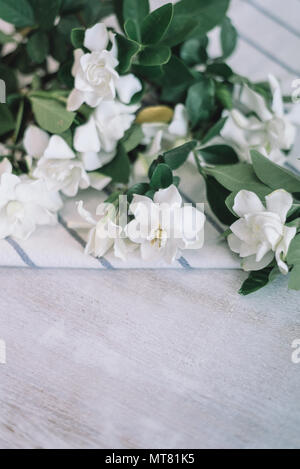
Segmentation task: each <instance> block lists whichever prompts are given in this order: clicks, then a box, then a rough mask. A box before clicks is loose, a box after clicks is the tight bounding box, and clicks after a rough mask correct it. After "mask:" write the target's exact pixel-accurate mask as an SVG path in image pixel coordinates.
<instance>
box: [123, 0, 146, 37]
mask: <svg viewBox="0 0 300 469" xmlns="http://www.w3.org/2000/svg"><path fill="white" fill-rule="evenodd" d="M149 12H150V7H149V0H124V5H123V16H124V21H125V24H126V26H125V31H126V33H127V34H128V36H129V37H130V39H133V40H135V41H138V42H140V41H141V24H142V22H143V20H144V19H145V18H146V16H148V15H149Z"/></svg>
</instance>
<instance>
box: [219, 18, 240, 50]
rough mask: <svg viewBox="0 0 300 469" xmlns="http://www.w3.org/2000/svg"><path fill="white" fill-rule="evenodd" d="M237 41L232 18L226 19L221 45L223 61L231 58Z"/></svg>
mask: <svg viewBox="0 0 300 469" xmlns="http://www.w3.org/2000/svg"><path fill="white" fill-rule="evenodd" d="M237 40H238V33H237V30H236V29H235V27H234V26H233V24H232V22H231V20H230V18H228V17H226V18H225V19H224V21H223V23H222V26H221V45H222V51H223V56H222V59H227V58H228V57H230V56H231V54H232V53H233V51H234V50H235V48H236V45H237Z"/></svg>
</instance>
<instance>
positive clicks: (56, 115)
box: [30, 96, 75, 134]
mask: <svg viewBox="0 0 300 469" xmlns="http://www.w3.org/2000/svg"><path fill="white" fill-rule="evenodd" d="M30 100H31V103H32V110H33V113H34V117H35V119H36V121H37V123H38V124H39V126H40V127H41V128H42V129H44V130H46V131H47V132H50V133H52V134H61V133H63V132H65V131H66V130H68V129H69V128H70V127H71V125H72V123H73V121H74V119H75V113H74V112H68V111H67V110H66V108H65V107H64V106H63V105H62V104H60V103H59V102H57V101H55V100H53V99H46V98H40V97H34V96H32V97H31V98H30Z"/></svg>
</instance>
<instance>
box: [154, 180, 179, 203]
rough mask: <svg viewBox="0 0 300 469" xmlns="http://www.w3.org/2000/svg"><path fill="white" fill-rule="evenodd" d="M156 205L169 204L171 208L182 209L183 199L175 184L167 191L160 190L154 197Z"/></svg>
mask: <svg viewBox="0 0 300 469" xmlns="http://www.w3.org/2000/svg"><path fill="white" fill-rule="evenodd" d="M154 203H156V204H168V205H169V206H170V208H174V207H181V206H182V197H181V195H180V193H179V191H178V189H177V187H176V186H174V184H172V185H171V186H170V187H168V188H167V189H160V190H159V191H158V192H156V194H155V196H154Z"/></svg>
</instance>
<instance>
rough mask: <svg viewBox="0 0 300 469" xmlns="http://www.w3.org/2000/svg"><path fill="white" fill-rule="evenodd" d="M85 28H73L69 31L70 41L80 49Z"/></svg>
mask: <svg viewBox="0 0 300 469" xmlns="http://www.w3.org/2000/svg"><path fill="white" fill-rule="evenodd" d="M84 38H85V29H84V28H74V29H73V30H72V32H71V42H72V45H73V47H74V48H75V49H82V47H83V45H84Z"/></svg>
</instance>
